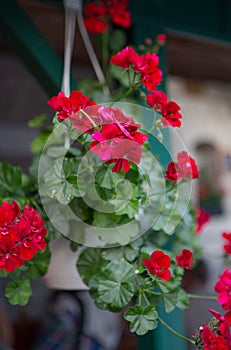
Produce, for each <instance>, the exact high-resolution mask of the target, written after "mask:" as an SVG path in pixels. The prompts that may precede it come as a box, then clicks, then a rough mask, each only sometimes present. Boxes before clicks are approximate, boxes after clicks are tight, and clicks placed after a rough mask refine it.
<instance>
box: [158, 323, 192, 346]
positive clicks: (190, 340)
mask: <svg viewBox="0 0 231 350" xmlns="http://www.w3.org/2000/svg"><path fill="white" fill-rule="evenodd" d="M158 319H159V321H160V323H161V324H162V325H163V326H164V327H165V328H167V329H168V330H169V331H170V332H172V333H173V334H175V335H176V336H177V337H178V338H181V339H183V340H186V341H187V342H189V343H191V344H193V345H195V342H194V341H193V340H192V339H189V338H187V337H185V336H183V335H182V334H180V333H178V332H177V331H175V329H173V328H172V327H170V326H169V325H168V324H167V323H165V322H164V320H162V319H161V318H160V317H159V316H158Z"/></svg>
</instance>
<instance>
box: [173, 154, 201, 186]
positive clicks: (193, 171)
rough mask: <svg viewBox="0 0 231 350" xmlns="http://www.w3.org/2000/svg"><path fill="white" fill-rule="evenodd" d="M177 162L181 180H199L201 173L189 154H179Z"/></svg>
mask: <svg viewBox="0 0 231 350" xmlns="http://www.w3.org/2000/svg"><path fill="white" fill-rule="evenodd" d="M177 160H178V163H177V166H178V171H179V174H180V177H181V178H192V179H197V178H198V176H199V174H200V172H199V170H198V168H197V165H196V162H195V160H194V159H193V158H192V157H190V156H189V155H188V153H187V152H185V151H182V152H180V153H178V155H177Z"/></svg>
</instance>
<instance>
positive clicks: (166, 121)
mask: <svg viewBox="0 0 231 350" xmlns="http://www.w3.org/2000/svg"><path fill="white" fill-rule="evenodd" d="M179 110H180V106H178V104H177V103H175V102H173V101H169V102H168V103H166V104H165V105H164V106H163V109H162V123H163V127H164V128H166V127H167V126H169V125H171V126H173V127H178V128H179V127H180V126H181V121H180V119H181V118H182V115H181V114H180V113H179Z"/></svg>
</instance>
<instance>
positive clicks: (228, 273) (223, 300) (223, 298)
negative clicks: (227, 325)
mask: <svg viewBox="0 0 231 350" xmlns="http://www.w3.org/2000/svg"><path fill="white" fill-rule="evenodd" d="M214 289H215V291H216V292H217V293H218V294H219V295H218V298H217V300H218V302H219V303H220V304H221V306H222V308H223V309H224V310H229V311H231V270H230V269H229V268H226V269H225V271H224V273H223V274H222V275H220V276H219V280H218V281H217V283H216V284H215V286H214Z"/></svg>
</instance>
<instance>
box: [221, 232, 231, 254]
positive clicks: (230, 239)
mask: <svg viewBox="0 0 231 350" xmlns="http://www.w3.org/2000/svg"><path fill="white" fill-rule="evenodd" d="M222 237H223V238H224V239H225V240H226V242H225V244H224V245H223V249H224V251H225V253H226V254H227V255H231V232H223V233H222Z"/></svg>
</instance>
